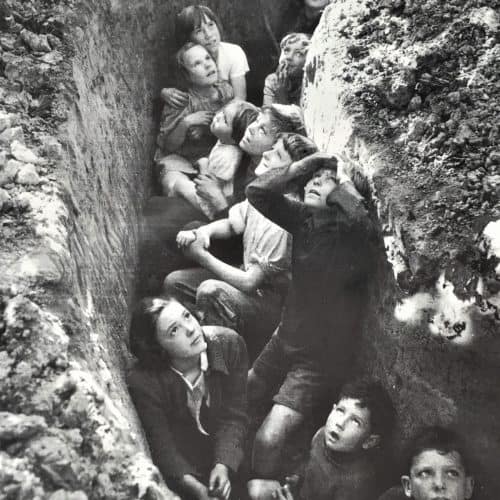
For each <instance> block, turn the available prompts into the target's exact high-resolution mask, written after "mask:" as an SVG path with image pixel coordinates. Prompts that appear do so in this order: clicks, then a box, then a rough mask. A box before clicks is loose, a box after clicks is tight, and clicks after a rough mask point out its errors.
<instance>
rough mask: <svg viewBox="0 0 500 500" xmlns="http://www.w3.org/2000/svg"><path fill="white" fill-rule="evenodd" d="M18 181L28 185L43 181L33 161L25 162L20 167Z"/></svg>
mask: <svg viewBox="0 0 500 500" xmlns="http://www.w3.org/2000/svg"><path fill="white" fill-rule="evenodd" d="M16 182H17V183H18V184H26V185H37V184H40V182H42V179H41V178H40V176H39V175H38V172H37V171H36V167H35V165H33V164H31V163H25V164H23V165H22V167H20V168H19V170H18V172H17V175H16Z"/></svg>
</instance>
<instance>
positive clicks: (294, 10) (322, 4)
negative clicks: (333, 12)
mask: <svg viewBox="0 0 500 500" xmlns="http://www.w3.org/2000/svg"><path fill="white" fill-rule="evenodd" d="M330 1H331V0H291V1H290V7H289V8H288V10H287V11H286V13H285V14H284V15H283V22H282V24H281V28H280V30H279V33H278V39H280V38H282V37H283V36H284V35H286V34H288V33H309V34H310V35H312V33H313V32H314V30H315V29H316V27H317V26H318V23H319V20H320V19H321V14H323V11H324V10H325V8H326V6H327V5H328V4H329V3H330Z"/></svg>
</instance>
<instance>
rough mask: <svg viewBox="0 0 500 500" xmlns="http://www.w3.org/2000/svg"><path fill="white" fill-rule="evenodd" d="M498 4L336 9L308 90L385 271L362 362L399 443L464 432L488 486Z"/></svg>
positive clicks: (493, 430) (321, 140) (309, 118)
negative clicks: (384, 387) (391, 414)
mask: <svg viewBox="0 0 500 500" xmlns="http://www.w3.org/2000/svg"><path fill="white" fill-rule="evenodd" d="M498 7H499V4H498V2H490V1H480V0H477V1H473V0H471V1H468V0H460V1H459V0H455V1H452V2H446V3H443V2H436V1H433V0H426V1H423V2H413V1H408V0H407V1H386V0H380V1H375V2H373V1H368V0H366V1H354V0H352V1H351V0H334V1H332V3H331V5H330V6H329V7H328V8H327V10H326V11H325V13H324V15H323V18H322V21H321V24H320V26H319V27H318V30H317V31H316V33H315V35H314V37H313V41H312V47H311V50H310V52H309V55H308V61H307V64H306V83H305V91H304V106H305V114H306V122H307V128H308V131H309V132H310V133H311V135H312V137H313V138H314V139H315V140H316V142H317V143H318V145H319V146H320V148H323V149H325V150H327V151H330V152H332V153H341V154H343V155H345V156H346V157H347V158H348V159H350V160H352V161H354V162H356V163H358V164H359V165H361V166H362V168H363V169H364V171H365V173H366V174H367V175H368V176H369V177H370V179H371V181H372V187H373V191H374V193H375V198H376V203H377V208H378V213H379V218H380V225H381V231H382V232H383V235H384V238H385V242H386V254H387V260H388V261H389V262H390V264H391V269H390V271H389V273H388V271H387V268H386V267H385V265H384V263H381V265H380V269H379V274H380V276H379V281H378V287H377V290H374V292H373V301H372V309H371V310H370V311H367V315H368V318H369V325H370V329H369V330H368V329H367V331H366V335H365V340H366V342H365V345H366V349H365V351H366V352H365V353H364V357H363V362H362V364H363V365H364V366H365V367H366V369H368V370H369V371H371V372H378V373H379V374H381V375H382V376H383V377H384V378H385V379H386V381H387V383H388V386H392V387H393V389H394V395H395V397H396V399H397V400H398V403H399V407H400V409H401V417H402V419H401V420H402V430H403V434H404V435H406V434H407V433H408V432H410V431H411V429H413V428H414V427H415V426H416V425H418V424H422V423H429V422H437V421H440V422H443V423H450V422H452V421H453V422H457V423H458V425H459V426H460V427H462V429H463V430H464V431H465V432H466V433H467V434H469V435H470V434H472V435H473V440H474V441H475V443H476V446H477V448H478V451H479V453H480V455H482V468H483V471H484V475H485V477H486V483H489V486H490V487H491V491H495V490H496V488H497V486H496V483H495V481H496V479H495V474H494V471H495V470H496V467H497V465H498V459H497V457H498V450H499V443H498V442H496V441H495V439H491V438H492V437H493V436H497V435H499V431H500V428H499V427H498V424H497V423H496V422H498V421H500V420H499V418H498V417H499V416H500V404H499V403H500V398H499V393H498V389H497V384H496V382H495V381H494V379H493V378H492V376H493V373H494V372H495V371H496V370H498V366H499V365H500V337H499V335H498V332H499V326H500V322H499V320H500V317H499V305H500V301H499V300H500V295H499V290H500V287H499V283H500V281H499V280H500V275H499V262H500V260H499V259H500V254H499V253H498V242H499V238H500V234H499V226H498V219H499V216H500V206H499V195H500V177H499V173H500V165H499V163H498V161H497V157H498V125H497V123H498V117H499V109H500V87H499V84H498V74H499V69H500V66H499V64H500V63H499V61H500V58H499V50H500V49H499V45H498V29H499V21H500V19H499V16H498ZM325 103H327V104H325ZM493 415H495V416H496V417H493ZM492 484H494V485H495V486H493V487H492Z"/></svg>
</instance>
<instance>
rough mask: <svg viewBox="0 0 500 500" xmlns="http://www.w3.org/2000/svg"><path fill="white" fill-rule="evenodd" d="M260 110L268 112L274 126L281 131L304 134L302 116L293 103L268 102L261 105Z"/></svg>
mask: <svg viewBox="0 0 500 500" xmlns="http://www.w3.org/2000/svg"><path fill="white" fill-rule="evenodd" d="M262 112H264V113H269V115H270V116H271V121H272V123H273V125H274V127H275V128H276V129H277V130H279V131H281V132H293V133H296V134H301V135H306V128H305V125H304V117H303V116H302V111H301V109H300V108H299V107H298V106H297V105H295V104H270V105H269V106H263V108H262Z"/></svg>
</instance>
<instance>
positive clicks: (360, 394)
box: [339, 377, 396, 444]
mask: <svg viewBox="0 0 500 500" xmlns="http://www.w3.org/2000/svg"><path fill="white" fill-rule="evenodd" d="M347 398H350V399H357V400H359V404H360V405H361V407H362V408H367V409H368V410H369V411H370V426H371V432H372V434H378V435H379V436H380V440H381V442H382V444H384V442H385V441H386V440H387V439H388V438H389V437H390V435H391V433H392V431H393V430H394V425H395V421H396V410H395V408H394V404H393V402H392V399H391V397H390V396H389V394H388V392H387V391H386V389H385V388H384V386H383V385H382V383H381V382H380V381H379V380H377V379H372V378H368V377H362V378H359V379H356V380H354V381H352V382H349V383H347V384H346V385H345V386H344V387H343V388H342V390H341V391H340V396H339V401H340V400H342V399H347Z"/></svg>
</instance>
